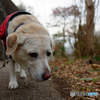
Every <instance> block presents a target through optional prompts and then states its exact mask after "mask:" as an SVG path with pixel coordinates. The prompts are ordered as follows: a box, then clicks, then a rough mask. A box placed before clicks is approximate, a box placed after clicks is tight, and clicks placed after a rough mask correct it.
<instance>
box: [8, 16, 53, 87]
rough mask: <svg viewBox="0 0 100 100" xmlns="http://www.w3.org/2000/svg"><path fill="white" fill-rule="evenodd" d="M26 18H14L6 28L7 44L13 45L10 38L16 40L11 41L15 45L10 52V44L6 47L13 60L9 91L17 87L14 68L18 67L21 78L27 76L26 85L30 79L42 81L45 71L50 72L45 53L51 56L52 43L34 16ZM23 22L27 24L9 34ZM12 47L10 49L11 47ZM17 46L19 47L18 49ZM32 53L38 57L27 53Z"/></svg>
mask: <svg viewBox="0 0 100 100" xmlns="http://www.w3.org/2000/svg"><path fill="white" fill-rule="evenodd" d="M24 16H25V15H24ZM26 18H29V19H28V20H27V19H25V17H24V19H23V16H22V15H20V16H18V17H16V18H14V19H13V20H12V21H11V22H10V23H9V27H8V31H9V35H8V37H7V43H12V45H13V42H9V41H10V40H11V39H10V38H14V37H17V40H16V39H15V40H13V39H12V41H14V43H15V44H14V45H16V46H15V47H14V48H13V49H12V51H11V52H10V50H9V49H11V48H10V47H9V45H10V44H8V45H7V46H8V47H7V51H8V52H7V54H10V53H11V55H12V58H13V60H12V61H11V62H10V82H9V88H10V89H15V88H17V87H18V83H17V79H16V72H15V66H16V67H18V66H19V65H20V67H21V68H20V72H21V73H20V77H21V78H25V77H26V76H27V77H26V79H25V82H26V84H27V83H28V82H29V81H30V80H31V79H34V80H36V81H44V79H43V77H42V76H43V74H44V73H45V69H47V70H48V72H51V70H50V67H49V65H48V57H47V51H48V52H51V55H52V54H53V50H54V43H53V41H52V39H51V37H50V36H49V33H48V31H47V30H46V29H45V28H44V27H43V26H42V25H41V24H40V23H39V22H38V21H37V19H36V18H35V17H34V16H31V15H30V16H28V17H27V16H26ZM23 20H24V22H25V20H27V21H28V23H25V24H24V25H22V26H20V27H19V28H18V29H17V30H16V32H14V33H12V34H14V35H11V34H10V32H12V31H13V30H14V28H15V27H16V26H17V25H18V24H19V23H20V22H22V21H23ZM29 20H30V21H31V23H30V22H29ZM18 21H19V22H18ZM27 21H26V22H27ZM32 21H33V22H32ZM12 45H11V47H13V46H12ZM19 45H20V47H18V46H19ZM34 52H35V53H37V55H38V56H37V57H36V58H34V57H31V56H30V55H29V53H34ZM17 62H18V63H19V65H18V63H17ZM15 63H16V64H15Z"/></svg>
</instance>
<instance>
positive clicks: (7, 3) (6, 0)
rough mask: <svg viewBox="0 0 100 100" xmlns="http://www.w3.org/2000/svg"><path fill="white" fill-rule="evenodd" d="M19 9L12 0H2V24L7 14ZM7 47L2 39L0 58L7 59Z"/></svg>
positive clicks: (0, 13)
mask: <svg viewBox="0 0 100 100" xmlns="http://www.w3.org/2000/svg"><path fill="white" fill-rule="evenodd" d="M18 10H19V9H18V8H17V7H16V6H15V5H14V3H13V2H12V1H11V0H0V24H1V23H2V22H3V21H4V20H5V18H6V17H7V15H9V14H11V13H13V12H15V11H18ZM5 58H6V55H5V49H4V46H3V44H2V42H1V40H0V60H5Z"/></svg>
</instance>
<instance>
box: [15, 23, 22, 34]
mask: <svg viewBox="0 0 100 100" xmlns="http://www.w3.org/2000/svg"><path fill="white" fill-rule="evenodd" d="M23 24H24V23H20V24H19V25H18V26H17V27H16V28H15V30H14V32H15V31H16V30H17V29H18V27H20V26H21V25H23Z"/></svg>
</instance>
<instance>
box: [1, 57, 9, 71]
mask: <svg viewBox="0 0 100 100" xmlns="http://www.w3.org/2000/svg"><path fill="white" fill-rule="evenodd" d="M10 61H11V59H10V58H9V59H7V60H6V61H4V63H3V64H2V66H1V67H0V69H1V68H3V67H6V65H7V64H8V63H9V62H10Z"/></svg>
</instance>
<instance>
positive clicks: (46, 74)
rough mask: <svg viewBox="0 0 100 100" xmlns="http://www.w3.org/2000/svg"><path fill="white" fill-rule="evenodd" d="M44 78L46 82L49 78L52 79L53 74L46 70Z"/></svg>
mask: <svg viewBox="0 0 100 100" xmlns="http://www.w3.org/2000/svg"><path fill="white" fill-rule="evenodd" d="M42 77H43V79H44V80H47V79H48V78H50V77H51V72H50V71H49V70H48V69H45V72H44V74H43V76H42Z"/></svg>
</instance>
